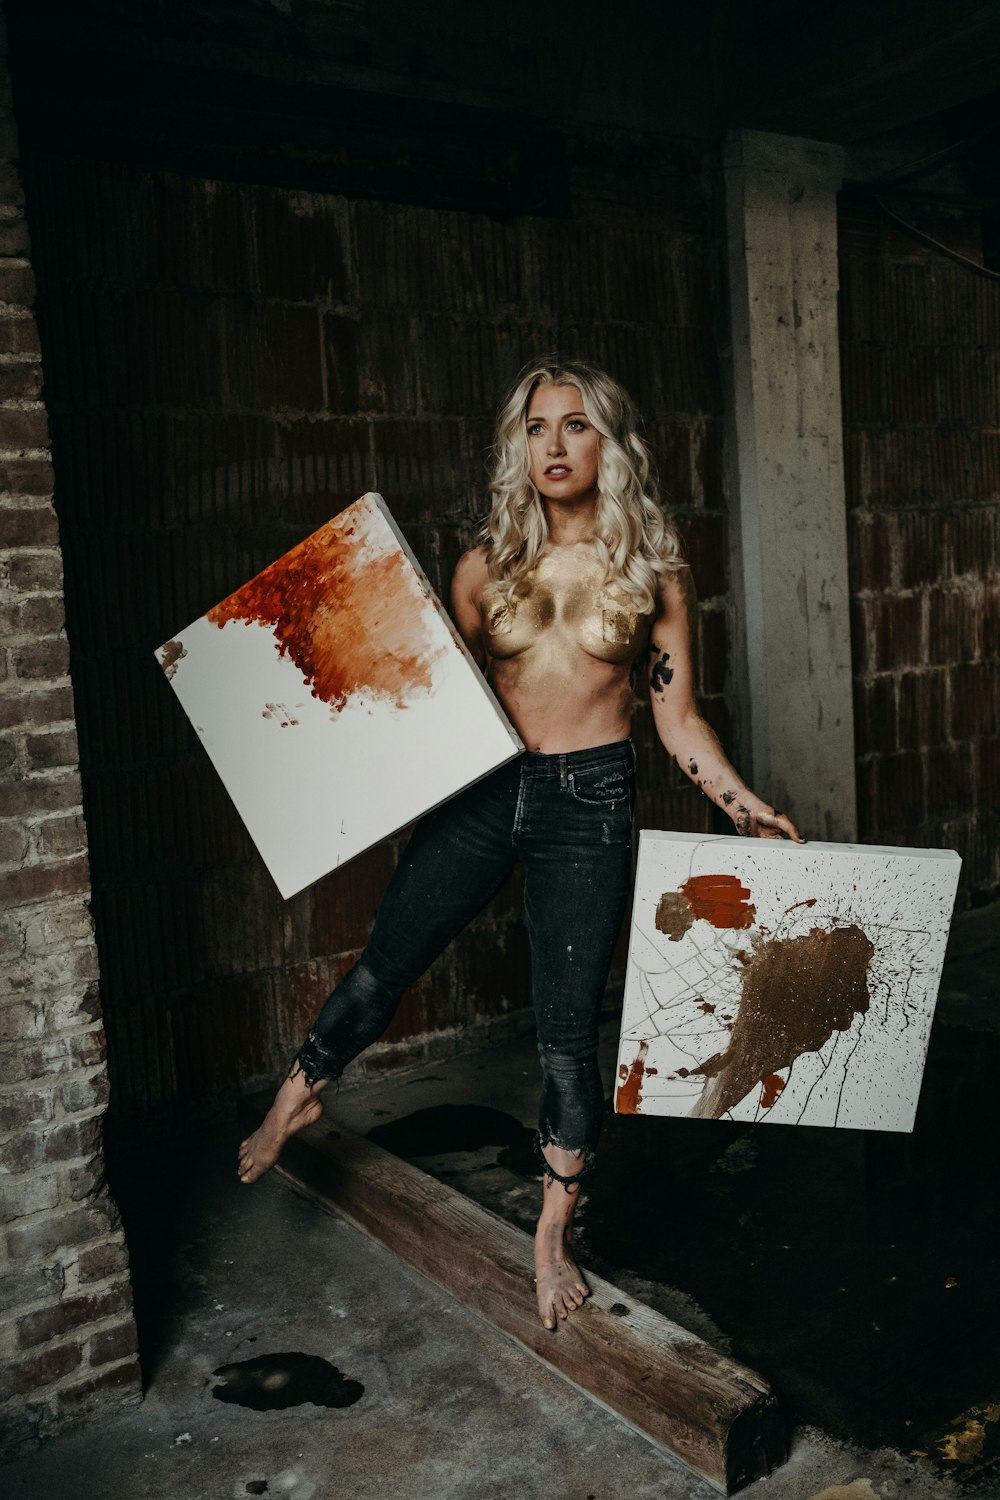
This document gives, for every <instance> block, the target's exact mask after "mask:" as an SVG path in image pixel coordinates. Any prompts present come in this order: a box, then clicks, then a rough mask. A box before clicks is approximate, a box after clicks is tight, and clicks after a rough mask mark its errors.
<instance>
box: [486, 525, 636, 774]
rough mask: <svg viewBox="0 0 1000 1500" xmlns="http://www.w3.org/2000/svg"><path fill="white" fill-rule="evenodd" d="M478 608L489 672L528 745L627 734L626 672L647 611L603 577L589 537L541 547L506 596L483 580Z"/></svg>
mask: <svg viewBox="0 0 1000 1500" xmlns="http://www.w3.org/2000/svg"><path fill="white" fill-rule="evenodd" d="M482 617H483V631H484V634H485V637H486V649H487V652H488V654H489V658H490V674H489V675H490V680H491V682H492V685H493V687H494V690H495V691H496V693H497V696H498V697H499V699H500V701H501V702H502V703H503V705H504V707H505V708H506V710H507V712H508V713H509V714H510V716H511V718H512V719H513V721H514V723H515V725H516V726H517V728H518V730H519V732H520V734H521V736H522V738H523V739H524V741H525V744H526V745H527V746H528V748H529V749H531V750H541V751H543V752H545V753H555V752H558V751H568V750H575V749H586V748H589V747H590V746H592V745H602V744H610V743H612V742H613V741H615V740H619V739H626V738H627V737H628V734H629V728H630V721H631V710H632V684H631V680H630V673H631V669H632V664H633V662H634V661H635V658H636V656H637V655H638V654H639V651H640V650H641V648H642V646H643V645H644V644H645V641H646V638H647V636H648V633H649V623H650V619H651V615H640V614H639V613H638V612H637V611H636V609H635V607H634V605H633V604H632V603H631V601H630V600H629V599H628V597H627V595H625V594H624V593H623V592H622V591H621V589H619V588H618V587H617V586H616V585H610V586H609V585H606V584H605V582H604V568H603V566H602V564H601V562H600V560H599V558H598V557H597V555H596V550H595V548H594V545H593V543H592V542H578V543H576V544H575V545H574V546H569V547H558V548H553V549H552V550H551V551H549V552H547V553H545V554H544V555H543V556H542V557H541V559H540V560H539V562H538V563H537V565H536V566H535V567H534V568H533V569H532V571H531V572H530V573H529V574H528V576H527V578H526V579H525V580H524V582H523V583H522V584H521V585H519V587H518V590H517V593H516V595H515V596H514V598H513V599H512V600H511V601H510V602H508V601H507V600H505V599H504V597H503V595H502V593H501V592H500V590H499V589H498V588H497V586H496V585H495V584H488V585H487V587H486V588H485V589H484V591H483V600H482Z"/></svg>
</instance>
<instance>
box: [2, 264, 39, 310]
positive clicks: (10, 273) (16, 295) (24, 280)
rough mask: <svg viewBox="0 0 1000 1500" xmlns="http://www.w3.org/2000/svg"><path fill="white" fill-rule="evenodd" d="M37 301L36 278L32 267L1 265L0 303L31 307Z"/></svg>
mask: <svg viewBox="0 0 1000 1500" xmlns="http://www.w3.org/2000/svg"><path fill="white" fill-rule="evenodd" d="M34 301H35V276H34V272H33V271H32V269H31V267H30V266H4V265H0V302H9V303H10V304H11V305H12V306H15V307H31V306H33V304H34Z"/></svg>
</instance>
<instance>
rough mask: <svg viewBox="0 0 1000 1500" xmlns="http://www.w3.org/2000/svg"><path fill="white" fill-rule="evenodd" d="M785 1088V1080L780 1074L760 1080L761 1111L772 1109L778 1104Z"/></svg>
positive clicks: (773, 1074)
mask: <svg viewBox="0 0 1000 1500" xmlns="http://www.w3.org/2000/svg"><path fill="white" fill-rule="evenodd" d="M784 1087H785V1080H784V1079H783V1078H782V1076H781V1074H780V1073H768V1075H767V1077H766V1078H762V1079H761V1080H760V1107H761V1109H771V1108H772V1106H773V1105H775V1104H777V1102H778V1098H779V1096H780V1094H781V1091H782V1089H783V1088H784Z"/></svg>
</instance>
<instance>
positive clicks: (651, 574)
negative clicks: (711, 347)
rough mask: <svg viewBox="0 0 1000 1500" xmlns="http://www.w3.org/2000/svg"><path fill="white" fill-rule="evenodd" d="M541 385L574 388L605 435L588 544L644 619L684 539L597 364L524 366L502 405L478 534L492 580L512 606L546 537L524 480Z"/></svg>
mask: <svg viewBox="0 0 1000 1500" xmlns="http://www.w3.org/2000/svg"><path fill="white" fill-rule="evenodd" d="M540 385H573V386H576V387H577V389H578V390H579V392H580V394H581V396H582V397H583V409H584V411H585V412H586V415H587V420H588V421H589V422H590V423H591V424H592V425H593V427H595V428H596V430H597V432H598V433H599V434H600V437H601V446H600V455H599V458H598V473H597V519H596V523H595V527H594V541H595V543H596V545H597V552H598V556H599V557H600V559H601V561H602V562H603V563H604V566H605V568H606V576H605V587H607V586H608V585H617V588H618V589H619V590H620V591H621V592H622V593H623V594H625V595H626V596H627V597H628V599H629V600H630V602H632V603H633V604H634V607H635V609H636V610H637V611H638V613H640V614H648V613H649V612H650V611H651V610H652V609H653V607H654V604H655V600H656V588H657V582H658V579H659V576H660V575H661V574H663V573H668V572H673V571H674V570H675V569H677V568H680V567H683V566H684V561H683V558H682V557H681V547H680V540H679V538H678V536H677V533H676V532H675V531H674V529H673V527H672V526H671V525H669V524H668V522H667V521H666V520H665V519H664V516H663V512H662V510H661V509H660V506H659V504H658V502H657V495H656V484H655V480H654V478H653V475H652V465H651V461H650V455H649V449H648V448H647V447H646V444H645V442H644V441H643V439H642V438H641V437H640V436H639V433H638V430H637V429H638V425H639V417H638V413H637V412H636V409H635V407H634V406H633V404H632V401H631V399H630V398H629V396H628V394H627V393H626V392H625V391H624V390H623V389H622V387H621V386H620V385H619V384H618V382H617V381H616V380H612V378H611V376H610V375H608V374H606V373H605V372H604V371H603V370H600V369H598V368H597V366H596V365H590V364H585V363H584V362H583V361H582V360H566V361H556V360H549V359H543V360H541V361H539V362H538V363H533V364H530V365H526V366H525V368H524V369H523V370H522V371H521V373H520V374H519V375H518V377H517V379H516V380H515V382H514V384H513V386H512V387H511V389H510V393H509V395H508V396H507V398H506V400H505V401H504V402H503V404H502V405H501V407H500V411H499V415H498V417H497V428H496V438H495V440H494V443H493V450H492V454H491V458H490V495H491V496H492V506H491V508H490V514H489V518H488V519H487V522H486V524H485V526H484V527H483V530H482V532H481V538H480V539H481V540H482V541H484V542H485V543H486V544H487V548H488V566H489V572H490V577H491V579H493V581H494V582H495V583H496V584H497V586H498V588H499V589H500V592H501V593H502V594H503V595H504V597H505V598H506V599H507V601H508V603H509V602H511V601H512V599H513V596H514V595H515V593H516V591H517V588H518V585H519V584H521V583H522V582H523V580H524V579H525V578H526V576H527V575H528V573H530V572H531V569H532V568H533V567H534V566H535V563H536V562H537V560H538V555H539V553H540V552H541V550H542V548H543V547H544V545H545V543H546V541H547V540H548V525H547V522H546V519H545V511H544V509H543V506H542V502H541V497H540V495H539V493H538V490H537V489H536V488H535V486H534V485H533V484H532V482H531V479H530V477H529V472H530V462H529V457H528V433H527V423H526V420H525V419H526V417H527V413H528V406H529V403H530V401H531V398H532V396H533V395H534V393H535V391H536V390H537V389H538V387H539V386H540Z"/></svg>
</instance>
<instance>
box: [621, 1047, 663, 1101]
mask: <svg viewBox="0 0 1000 1500" xmlns="http://www.w3.org/2000/svg"><path fill="white" fill-rule="evenodd" d="M648 1051H649V1043H648V1042H640V1043H639V1051H638V1053H637V1055H636V1057H635V1060H634V1062H633V1063H632V1066H631V1067H627V1066H626V1065H625V1063H620V1064H619V1067H618V1079H619V1083H618V1092H617V1094H616V1096H615V1113H616V1114H619V1115H638V1114H641V1113H642V1110H641V1108H640V1106H641V1104H642V1085H643V1081H644V1080H645V1078H646V1077H647V1075H648V1076H649V1077H653V1076H654V1074H655V1073H656V1071H657V1070H656V1069H655V1068H647V1067H646V1053H647V1052H648Z"/></svg>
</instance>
